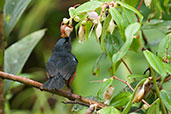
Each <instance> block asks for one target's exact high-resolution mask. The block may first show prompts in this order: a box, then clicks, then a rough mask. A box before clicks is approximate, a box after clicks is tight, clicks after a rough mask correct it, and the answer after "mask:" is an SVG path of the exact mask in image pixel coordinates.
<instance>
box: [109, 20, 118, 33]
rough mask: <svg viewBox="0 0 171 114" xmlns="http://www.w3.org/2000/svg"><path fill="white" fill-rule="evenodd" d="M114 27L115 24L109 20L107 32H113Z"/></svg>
mask: <svg viewBox="0 0 171 114" xmlns="http://www.w3.org/2000/svg"><path fill="white" fill-rule="evenodd" d="M115 26H116V25H115V23H114V22H113V19H111V21H110V23H109V26H108V29H107V31H108V32H110V34H112V33H113V31H114V29H115Z"/></svg>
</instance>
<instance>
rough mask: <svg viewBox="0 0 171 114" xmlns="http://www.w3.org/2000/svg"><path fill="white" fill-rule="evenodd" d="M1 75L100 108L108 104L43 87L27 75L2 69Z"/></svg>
mask: <svg viewBox="0 0 171 114" xmlns="http://www.w3.org/2000/svg"><path fill="white" fill-rule="evenodd" d="M0 77H2V78H4V79H9V80H13V81H17V82H21V83H24V84H27V85H30V86H32V87H35V88H38V89H40V90H41V91H47V92H50V93H54V94H56V95H59V96H63V97H66V98H68V99H73V100H78V101H80V102H83V103H86V104H89V105H91V104H97V108H99V109H101V108H104V107H105V106H107V105H105V104H103V103H100V102H97V101H94V100H91V99H88V98H85V97H82V96H79V95H76V94H71V93H70V92H67V91H63V90H48V89H42V85H43V84H42V83H39V82H37V81H34V80H31V79H29V78H26V77H22V76H16V75H13V74H8V73H5V72H2V71H0Z"/></svg>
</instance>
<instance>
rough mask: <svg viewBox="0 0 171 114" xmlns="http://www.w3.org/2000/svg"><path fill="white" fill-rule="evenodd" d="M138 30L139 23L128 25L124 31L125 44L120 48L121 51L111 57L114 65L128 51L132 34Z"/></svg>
mask: <svg viewBox="0 0 171 114" xmlns="http://www.w3.org/2000/svg"><path fill="white" fill-rule="evenodd" d="M139 29H140V24H139V23H137V22H136V23H133V24H130V25H129V26H128V27H127V28H126V30H125V36H126V42H125V43H124V45H123V46H122V47H121V49H120V50H119V51H118V52H117V53H116V54H114V55H113V57H112V60H113V63H114V64H116V63H117V62H118V61H119V60H120V59H121V58H122V57H123V56H124V55H125V54H126V53H127V51H128V49H129V47H130V45H131V43H132V41H133V36H134V34H135V33H136V32H137V31H138V30H139Z"/></svg>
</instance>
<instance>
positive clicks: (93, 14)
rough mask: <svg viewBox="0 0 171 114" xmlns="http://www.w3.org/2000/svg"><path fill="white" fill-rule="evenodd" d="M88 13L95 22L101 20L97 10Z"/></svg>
mask: <svg viewBox="0 0 171 114" xmlns="http://www.w3.org/2000/svg"><path fill="white" fill-rule="evenodd" d="M87 14H88V16H89V18H90V19H92V20H93V23H95V24H96V23H98V22H99V18H100V17H99V16H98V14H97V13H96V12H95V11H92V12H88V13H87Z"/></svg>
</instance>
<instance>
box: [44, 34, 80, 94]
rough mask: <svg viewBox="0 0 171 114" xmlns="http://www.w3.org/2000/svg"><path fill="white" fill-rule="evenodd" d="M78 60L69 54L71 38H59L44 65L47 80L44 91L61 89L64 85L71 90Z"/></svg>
mask: <svg viewBox="0 0 171 114" xmlns="http://www.w3.org/2000/svg"><path fill="white" fill-rule="evenodd" d="M77 64H78V60H77V58H76V57H75V56H74V55H73V54H72V53H71V37H65V38H61V39H60V40H59V41H58V42H57V43H56V45H55V47H54V49H53V52H52V55H51V57H50V58H49V60H48V62H47V64H46V71H47V75H48V77H49V79H48V80H47V81H46V82H45V83H44V84H43V88H44V89H48V90H55V89H61V88H62V87H63V86H64V85H65V84H66V85H67V87H68V88H69V89H70V90H71V92H72V93H73V90H72V89H71V85H72V82H73V80H74V78H75V74H76V68H77Z"/></svg>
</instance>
